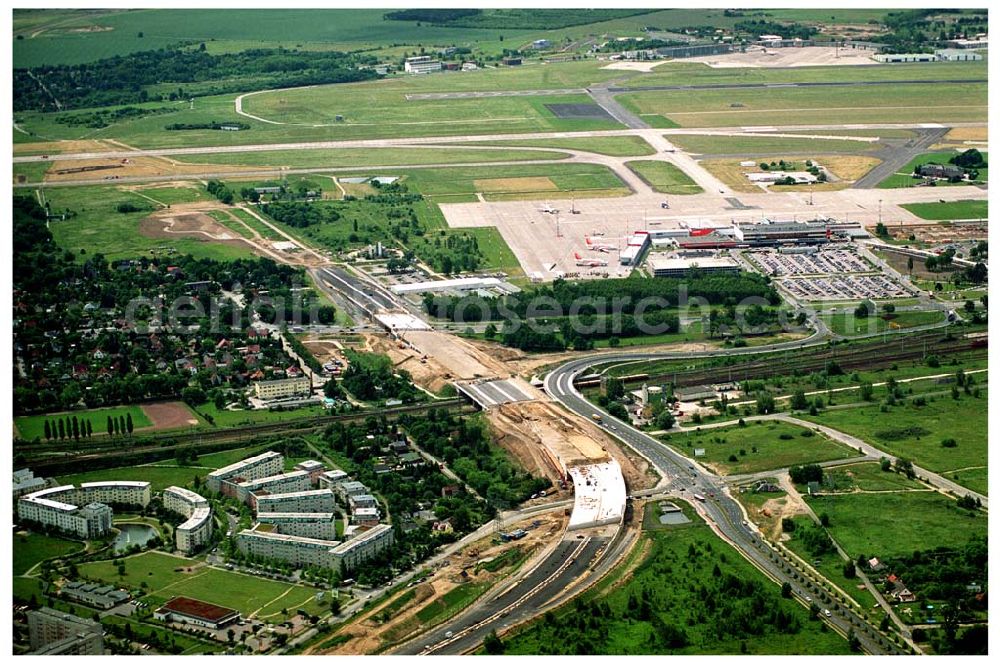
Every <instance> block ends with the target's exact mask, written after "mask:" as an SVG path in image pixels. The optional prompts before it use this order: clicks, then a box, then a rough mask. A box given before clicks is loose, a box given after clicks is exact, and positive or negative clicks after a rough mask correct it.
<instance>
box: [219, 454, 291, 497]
mask: <svg viewBox="0 0 1000 666" xmlns="http://www.w3.org/2000/svg"><path fill="white" fill-rule="evenodd" d="M284 468H285V457H284V456H283V455H281V454H280V453H277V452H276V451H267V452H265V453H261V454H260V455H257V456H253V457H252V458H247V459H245V460H241V461H239V462H235V463H233V464H232V465H227V466H226V467H223V468H221V469H217V470H215V471H214V472H210V473H209V474H208V476H206V477H205V485H206V486H208V489H209V490H210V491H212V492H213V493H219V492H221V493H222V494H224V495H229V496H231V497H235V496H236V483H238V482H239V481H252V480H254V479H261V478H264V477H266V476H274V475H275V474H278V473H279V472H281V470H283V469H284ZM230 479H232V481H230ZM237 479H238V480H239V481H236V480H237Z"/></svg>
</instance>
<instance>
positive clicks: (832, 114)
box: [617, 68, 987, 127]
mask: <svg viewBox="0 0 1000 666" xmlns="http://www.w3.org/2000/svg"><path fill="white" fill-rule="evenodd" d="M802 69H813V68H802ZM856 69H864V68H856ZM810 73H811V72H810ZM877 91H878V92H876V89H873V88H872V87H870V86H845V87H843V88H837V89H836V90H835V91H833V90H829V89H824V88H781V89H778V90H775V89H773V88H771V89H748V90H684V91H647V92H635V93H624V94H621V95H618V98H617V99H618V101H619V102H621V103H622V104H623V105H624V106H625V107H627V108H629V109H630V110H631V111H633V112H635V113H639V114H659V115H663V116H664V117H666V118H669V119H670V120H671V121H673V122H675V123H677V124H679V125H680V126H681V127H732V126H747V125H768V124H773V123H775V122H778V119H780V123H781V124H782V125H807V124H815V123H819V122H822V123H824V124H827V123H828V124H838V123H845V124H846V123H873V122H896V123H903V122H948V121H951V122H958V121H985V119H986V108H987V107H986V86H985V85H984V84H977V83H959V84H934V85H931V84H910V85H896V86H886V87H884V88H878V89H877ZM733 104H742V106H741V107H733V106H732V105H733ZM644 119H647V118H646V117H645V116H644Z"/></svg>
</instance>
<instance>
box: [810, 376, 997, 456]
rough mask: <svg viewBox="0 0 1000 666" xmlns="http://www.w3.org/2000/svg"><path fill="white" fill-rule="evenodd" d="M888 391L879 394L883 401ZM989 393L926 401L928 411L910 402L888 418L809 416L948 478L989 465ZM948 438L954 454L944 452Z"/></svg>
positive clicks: (837, 413)
mask: <svg viewBox="0 0 1000 666" xmlns="http://www.w3.org/2000/svg"><path fill="white" fill-rule="evenodd" d="M884 393H885V389H876V396H877V397H881V396H883V395H884ZM986 406H987V391H985V390H983V391H982V395H981V397H979V398H974V397H972V396H968V395H964V394H963V395H961V397H960V398H959V399H958V400H953V399H952V398H951V397H950V396H947V395H944V396H937V397H932V398H927V404H926V406H924V407H916V406H914V405H913V404H912V403H911V402H909V401H907V402H906V403H905V404H901V405H896V406H894V407H888V408H887V409H888V411H887V412H882V411H880V407H879V406H877V405H872V406H868V407H858V408H852V409H840V410H828V411H825V412H822V413H821V414H820V415H819V416H805V417H803V418H806V419H808V420H810V421H815V422H816V423H821V424H823V425H826V426H830V427H831V428H835V429H837V430H840V431H842V432H846V433H848V434H851V435H854V436H855V437H860V438H861V439H864V440H865V441H868V442H871V443H872V444H873V445H875V446H877V447H878V448H880V449H882V450H884V451H886V452H888V453H890V454H892V455H894V456H901V457H906V458H909V459H910V460H912V461H913V462H914V463H915V464H917V465H919V466H921V467H926V468H927V469H929V470H931V471H933V472H941V473H944V472H948V471H950V470H958V469H963V468H966V467H979V466H982V465H984V464H985V463H986V456H987V445H986V442H987V440H986ZM945 438H953V439H955V440H956V442H957V443H958V446H956V447H955V448H945V447H943V446H941V441H942V440H943V439H945Z"/></svg>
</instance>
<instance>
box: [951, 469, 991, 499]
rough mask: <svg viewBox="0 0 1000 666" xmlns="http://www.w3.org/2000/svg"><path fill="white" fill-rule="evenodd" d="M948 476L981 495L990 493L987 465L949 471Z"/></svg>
mask: <svg viewBox="0 0 1000 666" xmlns="http://www.w3.org/2000/svg"><path fill="white" fill-rule="evenodd" d="M947 476H948V478H950V479H952V480H953V481H955V482H956V483H960V484H962V485H963V486H965V487H966V488H968V489H969V490H972V491H975V492H977V493H979V494H980V495H989V494H990V484H989V468H988V467H986V466H985V465H984V466H982V467H970V468H966V469H960V470H955V471H952V472H948V474H947Z"/></svg>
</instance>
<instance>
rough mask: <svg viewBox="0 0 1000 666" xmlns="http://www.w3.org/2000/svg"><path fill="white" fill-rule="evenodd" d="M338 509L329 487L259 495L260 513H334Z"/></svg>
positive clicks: (258, 505)
mask: <svg viewBox="0 0 1000 666" xmlns="http://www.w3.org/2000/svg"><path fill="white" fill-rule="evenodd" d="M336 510H337V502H336V500H335V499H334V496H333V491H332V490H330V489H329V488H322V489H320V490H304V491H302V492H297V493H276V494H273V495H259V496H258V497H257V511H258V512H260V513H280V512H286V513H333V512H334V511H336Z"/></svg>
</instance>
